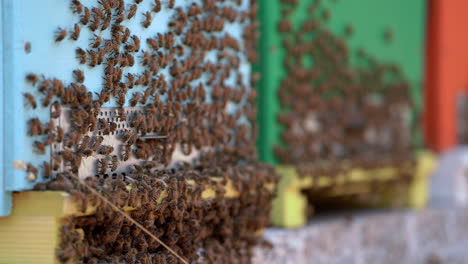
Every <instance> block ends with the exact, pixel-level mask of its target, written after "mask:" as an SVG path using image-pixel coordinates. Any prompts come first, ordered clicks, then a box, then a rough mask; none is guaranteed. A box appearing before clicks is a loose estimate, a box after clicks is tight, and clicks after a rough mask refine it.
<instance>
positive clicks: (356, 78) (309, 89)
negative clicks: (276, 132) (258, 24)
mask: <svg viewBox="0 0 468 264" xmlns="http://www.w3.org/2000/svg"><path fill="white" fill-rule="evenodd" d="M298 2H299V1H296V0H282V20H281V21H280V22H279V24H278V31H279V32H280V34H281V37H282V45H283V47H284V48H285V50H286V54H288V55H287V56H285V58H284V61H283V63H284V64H283V65H284V71H285V77H284V78H283V79H282V82H281V85H280V89H279V91H278V93H279V98H280V102H281V105H282V107H283V109H285V110H284V111H282V112H281V113H280V114H279V116H278V119H279V122H280V123H281V124H282V125H283V127H284V130H283V132H282V135H281V139H282V141H283V143H284V144H282V145H281V146H277V148H276V149H275V151H276V154H277V156H278V158H279V159H280V160H281V161H282V162H285V163H288V164H293V165H297V168H298V171H299V173H300V174H301V175H316V176H327V175H328V176H335V175H338V174H340V173H343V172H346V171H347V170H348V169H352V168H353V167H359V168H379V167H382V166H392V167H401V176H402V178H407V177H406V176H409V175H411V172H412V171H413V170H412V169H413V168H414V164H415V162H414V152H413V149H414V147H413V145H412V143H411V138H412V133H413V132H412V131H413V127H412V118H413V117H412V107H413V103H412V101H411V95H410V84H409V82H408V81H407V80H406V79H405V77H404V74H403V72H402V71H401V69H400V68H399V67H398V66H397V65H394V64H387V63H380V62H379V61H378V60H377V59H375V58H374V57H372V56H371V55H369V54H367V52H366V51H365V50H363V49H359V50H358V51H357V52H356V54H355V53H354V52H353V53H352V52H351V51H350V48H348V44H347V43H346V38H343V37H340V36H338V35H336V34H334V33H331V32H330V31H329V30H327V25H326V23H327V22H328V21H329V20H330V19H331V16H332V13H331V12H330V10H329V9H327V8H326V7H325V6H324V4H323V3H322V1H321V0H315V1H310V2H311V4H310V5H309V6H308V9H307V12H308V16H307V18H305V19H304V20H303V21H299V22H297V21H293V19H292V14H293V13H294V12H296V9H297V6H298V4H299V3H298ZM354 31H355V29H354V27H353V26H352V25H347V26H346V27H345V30H344V33H345V37H351V36H352V35H353V34H354ZM389 32H390V31H389ZM385 39H386V41H387V42H389V43H390V42H391V40H393V34H391V33H387V34H386V37H385ZM354 58H355V59H356V61H357V63H356V64H355V63H351V60H352V59H354ZM345 160H348V161H351V162H352V165H350V164H349V162H348V163H344V162H340V161H345ZM324 161H329V162H324ZM330 164H333V165H332V166H330ZM337 164H343V166H342V165H337ZM400 165H401V166H400Z"/></svg>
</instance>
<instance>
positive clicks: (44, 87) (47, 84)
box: [38, 80, 52, 93]
mask: <svg viewBox="0 0 468 264" xmlns="http://www.w3.org/2000/svg"><path fill="white" fill-rule="evenodd" d="M51 85H52V83H51V82H50V81H49V80H44V81H43V82H42V83H41V85H39V87H38V90H39V92H41V93H45V92H46V91H47V89H48V88H49V87H50V86H51Z"/></svg>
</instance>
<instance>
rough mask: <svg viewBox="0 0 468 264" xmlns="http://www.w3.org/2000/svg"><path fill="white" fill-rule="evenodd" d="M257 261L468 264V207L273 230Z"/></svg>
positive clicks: (265, 263)
mask: <svg viewBox="0 0 468 264" xmlns="http://www.w3.org/2000/svg"><path fill="white" fill-rule="evenodd" d="M265 239H266V240H268V241H270V242H271V243H272V244H273V246H274V247H273V248H272V249H268V248H256V249H255V254H254V263H259V264H275V263H278V264H283V263H294V264H301V263H304V264H305V263H314V264H322V263H324V264H458V263H461V264H468V208H451V209H427V210H424V211H388V212H373V213H365V214H359V215H355V216H353V217H352V218H349V217H343V216H336V217H327V218H324V219H319V220H314V221H312V222H311V223H310V224H309V225H308V226H306V227H304V228H301V229H296V230H281V229H270V230H267V232H266V234H265Z"/></svg>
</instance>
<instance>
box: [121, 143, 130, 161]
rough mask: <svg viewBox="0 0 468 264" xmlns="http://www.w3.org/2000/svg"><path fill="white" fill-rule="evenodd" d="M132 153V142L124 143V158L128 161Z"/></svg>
mask: <svg viewBox="0 0 468 264" xmlns="http://www.w3.org/2000/svg"><path fill="white" fill-rule="evenodd" d="M131 154H132V145H130V144H127V145H124V151H123V153H122V160H123V161H127V160H128V159H129V158H130V155H131Z"/></svg>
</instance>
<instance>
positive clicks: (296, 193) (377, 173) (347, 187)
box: [272, 152, 436, 228]
mask: <svg viewBox="0 0 468 264" xmlns="http://www.w3.org/2000/svg"><path fill="white" fill-rule="evenodd" d="M417 159H418V160H417V165H416V170H415V175H414V177H413V180H412V181H411V182H410V183H409V184H407V185H406V186H403V187H404V189H403V190H402V186H401V184H400V186H397V185H396V184H394V183H392V181H394V180H396V179H397V177H398V169H396V168H391V167H387V168H379V169H368V170H365V169H359V168H355V169H352V170H351V171H350V172H349V173H347V174H341V175H338V176H336V177H334V178H330V177H325V176H324V177H320V176H312V175H306V176H301V177H299V175H298V174H297V172H296V169H295V168H294V167H293V166H278V167H277V168H276V170H277V172H278V174H279V175H280V176H281V180H280V183H279V184H278V193H277V196H276V198H275V200H274V201H273V209H272V222H273V224H274V225H276V226H280V227H285V228H297V227H301V226H303V225H305V224H306V223H307V217H306V213H305V211H306V208H307V199H306V198H305V196H304V195H302V193H301V190H305V189H309V188H311V187H316V188H321V189H323V188H329V189H328V191H327V192H326V193H325V194H324V195H325V197H339V196H344V195H350V194H371V193H372V192H373V188H372V184H375V183H376V182H378V184H379V185H385V184H386V185H388V186H386V187H387V188H386V190H385V191H382V192H381V193H377V194H373V195H374V196H379V197H378V199H376V200H378V201H379V202H378V205H379V206H394V205H395V204H398V205H400V204H402V203H401V202H400V200H402V199H404V200H406V201H405V202H404V203H403V204H404V205H406V206H409V207H411V208H423V207H424V206H425V205H426V203H427V200H428V177H429V175H430V174H431V172H432V170H433V169H434V167H435V164H436V156H435V155H434V154H432V153H430V152H420V153H418V154H417ZM402 191H403V192H404V194H401V192H402ZM397 200H398V203H395V202H396V201H397Z"/></svg>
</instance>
